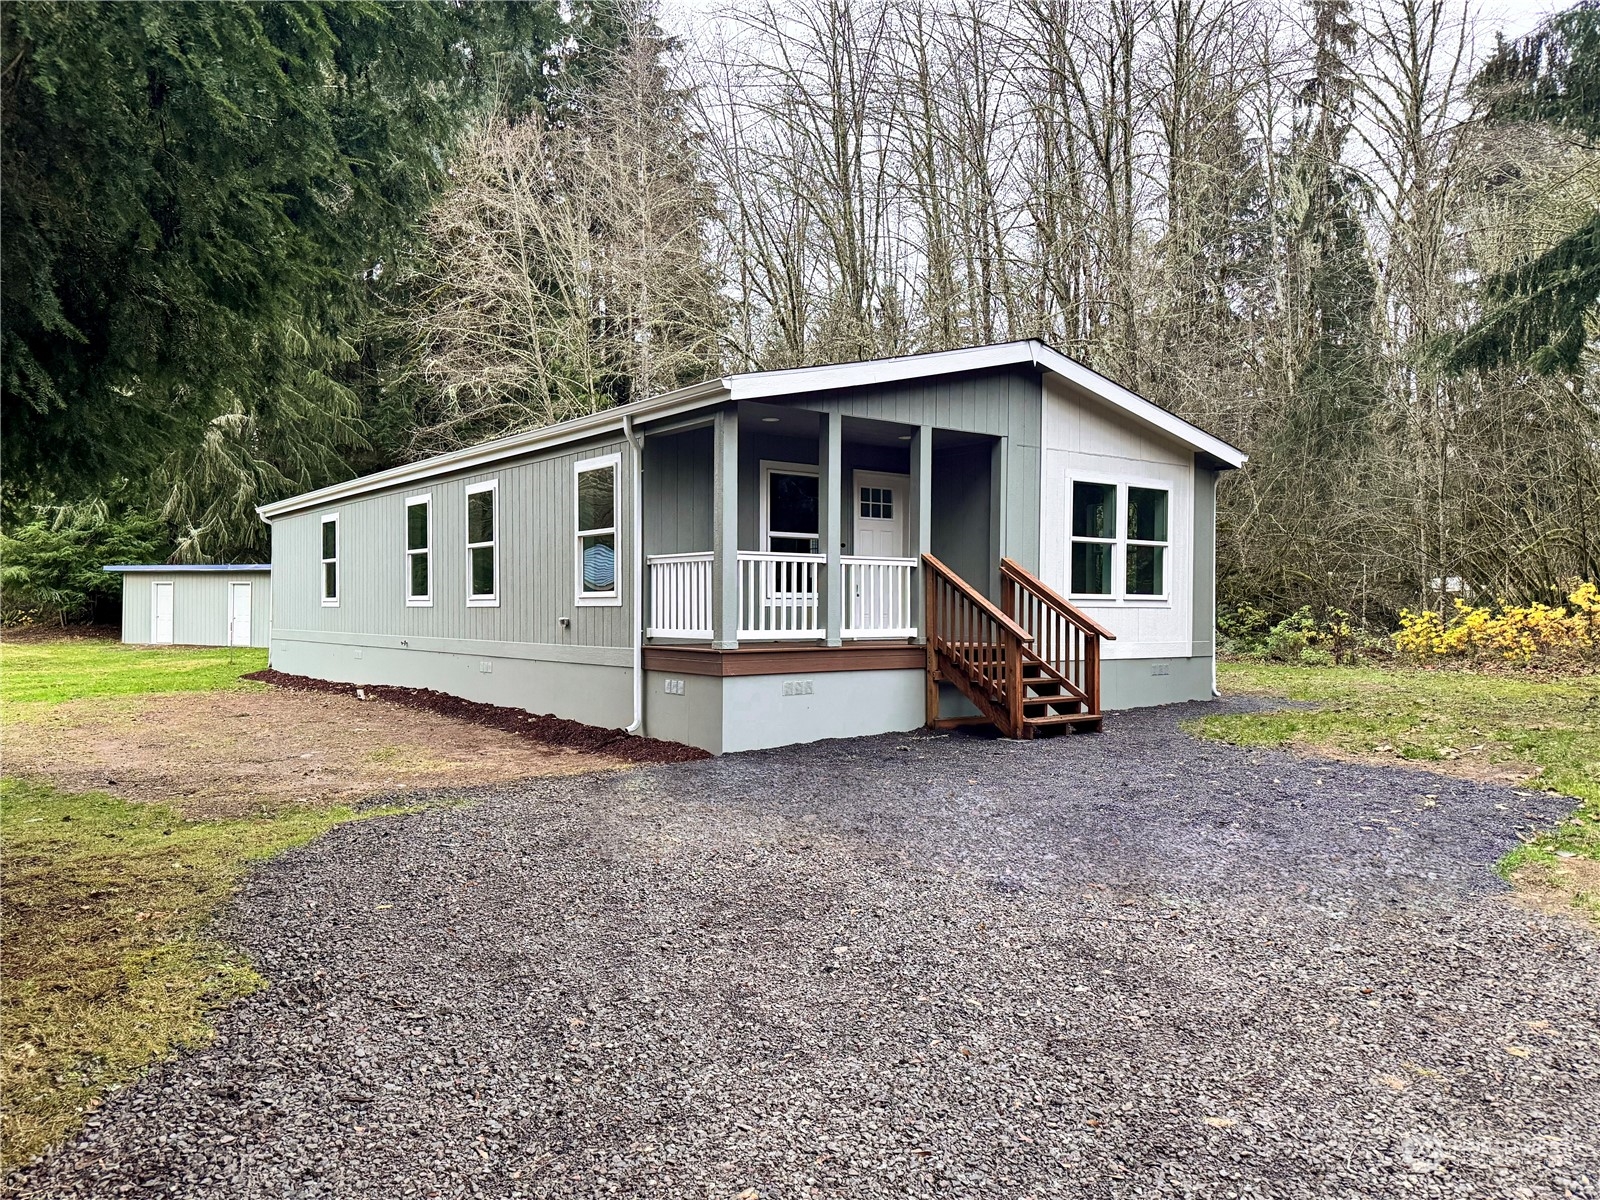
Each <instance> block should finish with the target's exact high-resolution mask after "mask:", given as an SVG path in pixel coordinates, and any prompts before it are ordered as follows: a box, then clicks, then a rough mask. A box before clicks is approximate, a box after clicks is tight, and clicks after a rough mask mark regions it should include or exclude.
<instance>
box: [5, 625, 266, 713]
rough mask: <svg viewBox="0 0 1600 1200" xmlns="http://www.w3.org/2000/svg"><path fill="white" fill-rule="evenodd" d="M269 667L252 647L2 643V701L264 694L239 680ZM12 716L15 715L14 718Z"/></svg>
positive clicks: (85, 641) (79, 640) (36, 641)
mask: <svg viewBox="0 0 1600 1200" xmlns="http://www.w3.org/2000/svg"><path fill="white" fill-rule="evenodd" d="M266 665H267V652H266V651H265V650H263V649H259V648H256V647H250V646H126V645H123V644H122V643H121V642H112V641H103V640H100V639H90V638H52V639H48V640H47V639H33V638H30V639H26V640H10V639H6V640H5V641H3V642H0V700H4V701H6V702H7V703H16V704H36V703H52V704H59V703H60V702H62V701H64V700H78V699H82V698H84V697H87V696H126V695H133V694H136V693H141V692H210V691H216V690H218V689H222V688H259V687H260V686H261V685H260V684H257V683H251V682H249V681H248V680H244V679H240V678H239V676H241V675H244V674H248V673H249V672H251V671H259V670H262V669H263V668H264V667H266ZM12 715H13V716H14V715H16V714H12Z"/></svg>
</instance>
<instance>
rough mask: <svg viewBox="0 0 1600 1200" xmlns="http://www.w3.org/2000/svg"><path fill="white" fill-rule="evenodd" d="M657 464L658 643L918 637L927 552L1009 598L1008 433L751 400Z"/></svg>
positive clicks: (654, 445) (821, 643)
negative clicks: (1001, 583)
mask: <svg viewBox="0 0 1600 1200" xmlns="http://www.w3.org/2000/svg"><path fill="white" fill-rule="evenodd" d="M643 465H644V550H645V564H646V587H647V592H646V606H645V613H646V621H645V634H646V637H647V638H648V639H649V640H650V642H651V644H653V645H657V646H667V645H689V644H695V643H699V644H702V645H705V646H707V647H709V648H714V649H718V650H736V649H738V648H739V647H740V646H741V645H744V646H748V647H754V646H758V645H759V646H764V645H771V644H773V643H795V644H800V645H810V646H816V647H835V646H844V645H849V644H852V643H859V642H862V641H877V642H880V643H895V642H897V643H900V644H906V643H914V642H918V641H920V640H921V639H922V637H923V632H924V620H923V612H922V609H923V604H924V581H923V580H922V578H921V574H922V567H921V566H920V563H921V561H922V556H923V555H924V554H935V555H938V556H939V557H940V558H942V559H943V560H944V561H945V562H947V563H949V564H950V565H951V566H952V568H953V569H955V570H958V571H960V572H961V573H962V574H963V576H964V577H965V578H966V579H968V580H969V581H970V582H971V584H972V585H973V587H974V588H975V589H977V590H978V591H980V592H983V593H984V594H986V595H989V596H991V597H992V596H994V595H996V593H997V588H998V579H999V576H998V564H999V559H1000V546H1001V530H1000V526H999V514H1000V513H1001V512H1002V511H1003V507H1004V506H1003V505H1002V504H1001V502H1000V489H1001V488H1003V486H1004V472H1005V444H1004V439H1003V438H999V437H993V436H987V435H982V434H975V433H966V432H961V431H956V430H945V429H938V428H934V427H933V426H930V425H923V424H910V423H897V422H893V421H886V420H876V419H868V418H861V417H854V416H847V415H841V414H839V413H837V412H829V411H825V410H821V409H810V408H805V407H800V406H796V405H793V404H785V405H773V404H764V403H759V402H743V403H737V404H730V405H728V406H726V407H725V408H723V409H721V410H719V411H717V412H715V413H713V414H708V415H707V416H705V417H703V418H701V419H698V420H696V421H694V422H692V423H685V424H680V425H676V426H669V427H667V428H663V429H652V430H649V431H648V433H647V436H646V438H645V442H644V456H643Z"/></svg>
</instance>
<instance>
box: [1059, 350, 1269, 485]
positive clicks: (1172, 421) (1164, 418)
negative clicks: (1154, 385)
mask: <svg viewBox="0 0 1600 1200" xmlns="http://www.w3.org/2000/svg"><path fill="white" fill-rule="evenodd" d="M1031 345H1032V347H1033V352H1034V361H1035V362H1037V363H1038V364H1039V366H1041V367H1043V368H1044V369H1045V370H1047V371H1049V372H1051V373H1052V374H1055V375H1059V376H1061V378H1063V379H1065V380H1068V381H1069V382H1071V383H1075V384H1077V385H1078V386H1079V387H1081V388H1082V389H1083V390H1084V391H1086V392H1088V393H1089V394H1090V395H1093V396H1099V397H1100V398H1101V399H1102V400H1105V401H1107V402H1108V403H1110V404H1112V405H1115V406H1116V407H1117V408H1120V409H1122V410H1123V411H1124V412H1126V413H1128V414H1129V415H1130V416H1132V417H1136V418H1138V419H1139V420H1141V421H1143V422H1145V423H1146V424H1147V425H1154V426H1155V427H1156V428H1157V429H1160V430H1161V431H1162V432H1163V433H1166V434H1168V435H1169V436H1171V437H1174V438H1176V439H1177V440H1178V441H1180V442H1182V443H1183V444H1184V445H1186V446H1190V447H1192V448H1194V449H1196V450H1200V451H1203V452H1204V453H1206V454H1209V455H1211V456H1212V457H1213V458H1215V459H1217V460H1219V461H1221V462H1225V463H1227V464H1228V465H1229V466H1230V467H1233V468H1235V469H1238V468H1239V467H1242V466H1244V464H1245V463H1246V462H1247V461H1248V459H1249V456H1248V455H1246V454H1245V453H1244V452H1243V451H1241V450H1240V449H1238V447H1236V446H1230V445H1229V444H1228V443H1227V442H1225V441H1223V440H1222V439H1221V438H1219V437H1213V436H1212V435H1211V434H1209V433H1207V432H1206V431H1205V430H1204V429H1201V428H1200V427H1199V426H1198V425H1191V424H1189V422H1188V421H1185V420H1184V419H1183V418H1182V417H1175V416H1173V415H1172V414H1171V413H1169V412H1168V411H1167V410H1166V409H1164V408H1162V407H1161V406H1160V405H1158V404H1152V403H1151V402H1150V401H1148V400H1146V399H1145V398H1144V397H1143V396H1141V395H1139V394H1138V393H1137V392H1130V391H1129V390H1128V389H1127V388H1125V387H1123V386H1122V385H1121V384H1120V383H1116V382H1114V381H1113V380H1110V379H1107V378H1106V377H1105V376H1104V375H1102V374H1100V372H1098V371H1095V370H1091V369H1090V368H1089V367H1086V366H1084V365H1083V364H1082V363H1081V362H1077V361H1076V360H1074V359H1070V358H1068V357H1067V356H1066V355H1065V354H1062V353H1061V352H1060V351H1059V350H1052V349H1051V348H1050V347H1049V346H1046V345H1045V344H1044V343H1043V342H1033V343H1031Z"/></svg>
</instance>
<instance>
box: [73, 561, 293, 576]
mask: <svg viewBox="0 0 1600 1200" xmlns="http://www.w3.org/2000/svg"><path fill="white" fill-rule="evenodd" d="M100 569H101V570H102V571H105V572H108V573H109V574H112V575H127V574H132V573H133V572H135V571H157V572H160V573H161V574H162V575H188V574H193V573H195V572H199V571H243V572H271V570H272V564H271V563H113V564H112V565H111V566H107V567H101V568H100Z"/></svg>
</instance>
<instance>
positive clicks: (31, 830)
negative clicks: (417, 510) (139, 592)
mask: <svg viewBox="0 0 1600 1200" xmlns="http://www.w3.org/2000/svg"><path fill="white" fill-rule="evenodd" d="M265 660H266V652H265V651H263V650H248V649H233V648H216V649H213V648H198V647H135V646H124V645H122V644H121V643H118V642H112V641H106V640H98V639H83V638H77V639H69V638H62V639H48V640H27V641H22V642H9V643H6V644H5V645H4V646H3V647H0V665H3V672H0V680H3V685H0V700H3V701H4V707H3V716H4V720H5V721H6V722H7V723H9V722H11V721H15V720H27V719H28V718H29V716H30V714H33V713H37V712H39V711H48V710H49V709H50V708H52V707H53V706H54V705H55V704H58V703H63V702H65V701H68V700H75V699H79V698H83V697H91V696H116V695H135V694H140V693H158V692H173V691H181V692H202V691H219V690H234V689H239V688H255V687H259V686H260V685H258V684H251V683H247V682H245V681H242V680H240V678H239V675H240V674H241V673H242V672H247V671H253V670H259V669H260V668H261V667H262V666H264V665H265ZM394 811H399V810H395V809H366V810H363V811H362V812H360V813H359V814H358V813H356V812H355V811H354V810H352V809H351V808H349V807H344V806H334V807H325V808H297V809H287V810H280V811H275V812H266V813H262V814H260V815H255V816H250V817H243V818H235V819H229V820H191V819H188V818H185V817H183V816H182V815H181V814H179V813H177V812H176V811H174V810H173V809H171V808H167V807H165V806H161V805H155V804H136V803H132V802H129V801H126V800H121V799H118V798H116V797H113V796H109V795H106V794H104V793H99V792H85V793H72V792H63V791H60V790H57V789H55V788H52V787H49V786H48V785H46V784H44V783H42V782H39V781H35V780H26V779H8V780H5V781H4V782H3V783H0V845H3V847H4V854H5V862H6V876H5V889H4V893H3V895H0V909H3V920H0V951H3V956H4V961H5V964H6V969H5V971H4V973H3V976H0V1035H3V1036H0V1043H3V1049H0V1089H3V1091H4V1094H5V1096H6V1101H7V1103H6V1105H5V1110H4V1113H3V1114H0V1170H9V1169H11V1168H13V1167H16V1166H18V1165H21V1164H22V1163H24V1162H27V1161H28V1160H30V1159H32V1158H33V1157H34V1156H35V1155H37V1154H38V1153H40V1152H41V1151H42V1150H44V1149H45V1148H47V1147H48V1146H50V1145H51V1144H53V1143H55V1142H57V1141H59V1140H60V1139H61V1138H63V1137H65V1136H66V1135H67V1134H68V1133H70V1132H71V1131H72V1129H74V1128H75V1127H76V1126H77V1124H78V1123H79V1122H80V1120H81V1119H82V1116H83V1114H84V1113H85V1112H86V1111H88V1110H89V1109H91V1108H92V1107H94V1106H95V1105H96V1104H98V1103H99V1098H100V1096H101V1095H102V1094H103V1093H104V1092H105V1090H106V1089H107V1088H110V1087H115V1086H117V1085H120V1084H123V1083H126V1082H128V1081H129V1080H131V1079H132V1078H134V1077H135V1076H136V1075H137V1074H138V1073H139V1072H140V1071H141V1070H142V1069H143V1068H144V1067H145V1066H147V1065H148V1064H149V1063H150V1062H152V1061H154V1060H156V1059H158V1058H161V1057H163V1056H165V1055H167V1054H170V1053H172V1052H174V1051H176V1050H179V1049H182V1048H184V1047H187V1046H193V1045H196V1044H199V1043H201V1042H203V1041H204V1040H205V1039H206V1038H208V1037H209V1036H210V1024H209V1016H210V1014H211V1013H212V1012H213V1011H214V1010H215V1009H216V1008H218V1007H219V1006H221V1005H223V1004H226V1003H228V1002H229V1001H230V1000H233V999H235V998H237V997H239V996H243V995H247V994H249V993H250V992H252V991H255V990H256V989H258V988H260V987H262V986H264V985H265V981H264V980H263V979H262V978H261V977H260V976H259V975H258V974H257V973H256V972H255V971H254V970H252V969H251V967H250V964H249V963H248V962H247V961H246V960H245V959H244V958H243V957H242V956H241V955H239V954H238V953H237V952H235V951H233V950H231V949H229V948H228V947H226V946H224V945H223V944H222V943H220V942H219V941H217V940H215V939H214V938H212V937H210V936H209V935H208V933H207V927H208V925H209V923H210V921H211V918H212V917H213V915H214V914H215V913H216V911H217V910H218V909H219V908H220V907H221V906H222V905H223V904H225V903H226V902H227V901H228V899H229V898H230V897H231V896H232V894H233V892H234V889H235V887H236V886H237V883H238V880H239V878H240V877H241V876H242V875H243V873H244V872H245V871H246V870H248V869H249V867H250V866H251V864H253V863H255V862H258V861H260V860H262V859H266V858H270V857H272V856H273V855H275V854H279V853H281V852H283V851H285V850H288V849H290V848H291V847H294V846H298V845H303V844H304V843H305V842H308V841H310V840H311V839H312V838H314V837H316V836H317V835H318V834H320V833H322V832H324V831H325V830H328V829H330V828H332V827H333V826H335V825H338V824H341V823H343V822H345V821H350V820H353V819H356V818H357V817H358V816H359V817H367V816H380V815H386V814H387V813H390V812H394Z"/></svg>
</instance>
